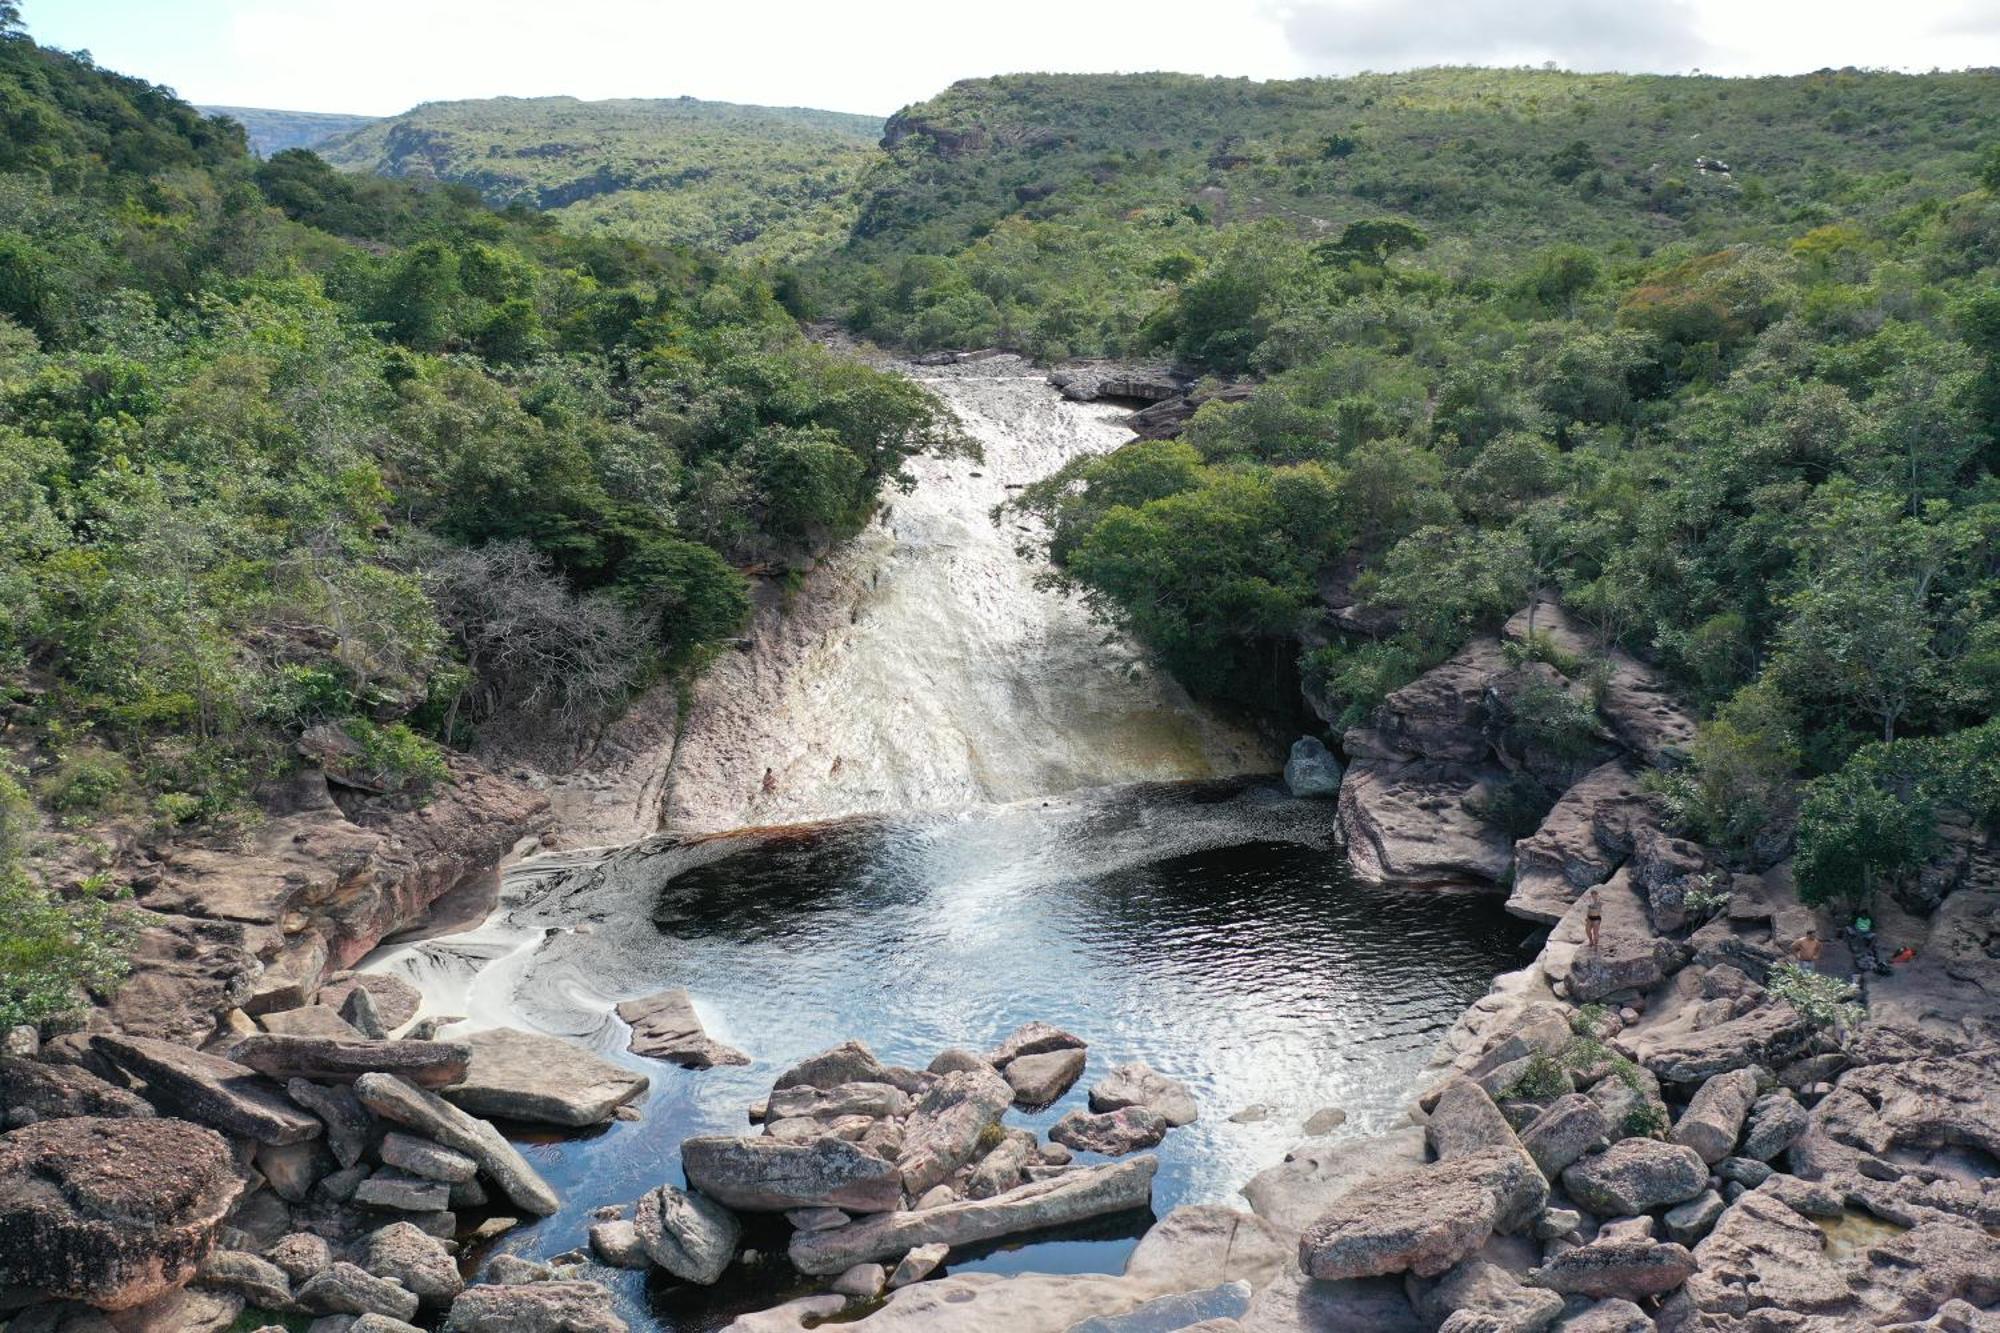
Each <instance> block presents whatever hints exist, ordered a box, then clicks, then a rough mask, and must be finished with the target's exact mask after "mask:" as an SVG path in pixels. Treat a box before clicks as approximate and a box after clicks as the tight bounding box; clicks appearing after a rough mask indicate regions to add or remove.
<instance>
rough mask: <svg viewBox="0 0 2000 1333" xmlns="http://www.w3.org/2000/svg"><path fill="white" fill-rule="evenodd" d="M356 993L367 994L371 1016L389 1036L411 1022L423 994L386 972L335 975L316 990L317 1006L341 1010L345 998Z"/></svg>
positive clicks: (421, 1001)
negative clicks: (363, 992) (389, 1033)
mask: <svg viewBox="0 0 2000 1333" xmlns="http://www.w3.org/2000/svg"><path fill="white" fill-rule="evenodd" d="M357 990H365V991H367V992H368V998H369V1000H370V1001H371V1003H372V1007H373V1009H374V1011H375V1016H376V1017H377V1018H378V1019H379V1020H381V1023H382V1026H383V1027H384V1028H386V1029H387V1030H388V1031H390V1032H394V1031H395V1030H396V1029H397V1028H400V1027H402V1026H403V1025H404V1024H405V1023H408V1022H409V1021H410V1020H411V1019H413V1018H415V1017H416V1016H417V1010H419V1009H421V1008H422V1007H423V1003H424V993H423V992H422V991H420V990H418V989H417V987H416V986H415V984H413V983H411V982H408V981H405V980H404V979H403V978H401V977H399V976H393V975H391V974H390V973H387V972H336V973H334V974H333V976H332V977H330V978H329V979H328V980H327V983H326V985H324V986H322V987H320V990H319V1002H320V1003H321V1004H322V1005H331V1006H333V1007H334V1008H335V1009H344V1008H346V1007H347V999H348V996H350V995H351V994H353V993H354V992H355V991H357Z"/></svg>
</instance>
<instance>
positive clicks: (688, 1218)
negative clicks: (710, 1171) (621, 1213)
mask: <svg viewBox="0 0 2000 1333" xmlns="http://www.w3.org/2000/svg"><path fill="white" fill-rule="evenodd" d="M632 1225H633V1227H634V1229H635V1230H636V1231H637V1232H638V1236H639V1244H640V1246H641V1247H642V1248H643V1249H644V1250H645V1252H646V1257H647V1258H648V1259H651V1260H652V1261H653V1262H654V1263H656V1264H658V1265H659V1266H660V1267H662V1268H664V1269H666V1270H667V1272H669V1273H671V1274H673V1275H674V1276H675V1277H677V1278H679V1279H680V1280H681V1281H683V1282H692V1283H694V1284H696V1285H697V1286H703V1287H708V1286H713V1285H714V1284H715V1283H716V1282H717V1281H719V1280H720V1279H721V1277H722V1274H723V1272H724V1270H726V1269H727V1268H728V1267H729V1261H730V1260H732V1259H734V1258H735V1257H736V1242H737V1241H738V1240H740V1239H741V1238H742V1235H743V1227H742V1224H740V1223H739V1222H737V1220H736V1217H735V1215H734V1214H732V1213H731V1212H730V1211H729V1210H728V1209H727V1208H724V1207H722V1206H721V1205H720V1204H717V1203H714V1202H712V1201H711V1200H708V1199H705V1198H703V1197H702V1196H701V1195H699V1194H690V1193H688V1192H687V1191H685V1190H678V1189H675V1188H674V1187H673V1186H672V1185H662V1186H660V1187H659V1188H658V1189H656V1190H652V1191H651V1192H649V1193H647V1194H644V1195H641V1196H640V1198H639V1203H638V1207H637V1209H636V1210H635V1211H634V1213H633V1218H632Z"/></svg>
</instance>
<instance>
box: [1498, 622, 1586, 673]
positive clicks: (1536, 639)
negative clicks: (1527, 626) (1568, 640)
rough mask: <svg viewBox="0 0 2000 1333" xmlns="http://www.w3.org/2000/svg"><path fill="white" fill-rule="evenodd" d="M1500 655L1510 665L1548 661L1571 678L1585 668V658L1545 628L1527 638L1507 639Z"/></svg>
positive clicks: (1517, 665)
mask: <svg viewBox="0 0 2000 1333" xmlns="http://www.w3.org/2000/svg"><path fill="white" fill-rule="evenodd" d="M1500 656H1501V658H1502V659H1503V660H1505V662H1506V663H1507V665H1508V666H1510V667H1519V666H1526V665H1527V664H1528V663H1530V662H1546V663H1548V664H1549V665H1550V666H1552V667H1554V668H1555V669H1556V670H1558V671H1560V672H1562V673H1563V675H1565V676H1568V677H1570V678H1571V679H1575V677H1576V674H1577V673H1578V672H1579V671H1582V670H1583V659H1582V658H1580V657H1578V656H1577V655H1576V654H1575V653H1573V652H1571V651H1570V650H1569V649H1567V648H1565V647H1563V646H1562V645H1561V644H1559V643H1557V642H1556V636H1555V635H1553V634H1551V633H1549V632H1548V631H1547V630H1545V629H1538V630H1536V631H1535V632H1534V633H1533V634H1530V635H1528V636H1527V638H1525V639H1509V640H1507V642H1505V643H1503V644H1501V645H1500Z"/></svg>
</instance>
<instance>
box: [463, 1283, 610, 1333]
mask: <svg viewBox="0 0 2000 1333" xmlns="http://www.w3.org/2000/svg"><path fill="white" fill-rule="evenodd" d="M444 1333H628V1330H627V1327H626V1324H625V1321H624V1320H623V1319H620V1318H619V1317H618V1316H617V1314H616V1313H615V1312H614V1311H613V1309H612V1300H611V1292H610V1289H609V1288H606V1287H603V1286H600V1285H598V1284H597V1283H595V1282H567V1281H565V1282H532V1283H526V1284H521V1285H509V1286H477V1287H467V1288H466V1289H465V1292H464V1294H462V1295H461V1296H460V1297H459V1298H458V1299H457V1300H455V1301H453V1302H452V1303H451V1313H450V1314H449V1315H447V1316H445V1321H444Z"/></svg>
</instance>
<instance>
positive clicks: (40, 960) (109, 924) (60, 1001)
mask: <svg viewBox="0 0 2000 1333" xmlns="http://www.w3.org/2000/svg"><path fill="white" fill-rule="evenodd" d="M0 920H4V921H5V922H6V923H7V928H6V929H5V930H4V931H0V1028H8V1027H13V1026H14V1025H16V1024H20V1023H27V1024H32V1025H34V1026H36V1027H40V1026H42V1025H44V1024H47V1023H51V1022H58V1021H60V1020H63V1019H66V1018H68V1017H70V1016H71V1015H73V1014H75V1013H76V1012H77V1011H78V1010H80V1009H81V1008H83V1006H84V1005H85V1003H86V1002H87V1000H88V993H89V992H91V991H98V992H103V991H106V990H108V989H109V988H110V987H112V986H114V985H116V983H117V982H118V981H119V979H120V978H122V977H123V976H124V975H125V973H126V972H127V971H129V970H130V968H131V961H130V959H129V958H128V957H127V950H128V949H129V947H130V944H131V938H132V933H133V932H132V926H131V923H130V921H129V920H127V919H126V917H125V916H124V914H122V913H121V912H119V911H118V910H117V909H116V908H114V907H113V906H112V905H111V904H110V903H108V902H105V901H104V900H103V899H102V898H100V897H95V896H86V897H83V898H80V899H78V900H77V901H75V902H68V903H66V902H62V901H61V900H59V899H57V898H55V897H54V896H53V895H51V894H50V893H49V892H48V891H47V890H45V889H43V888H42V887H41V886H39V885H37V884H35V883H34V882H32V881H31V880H30V879H29V878H28V877H27V875H26V874H24V873H23V872H22V871H21V870H20V869H19V867H17V866H0Z"/></svg>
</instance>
